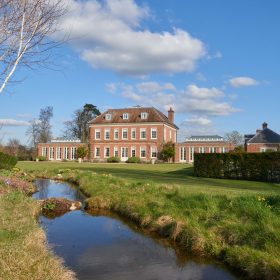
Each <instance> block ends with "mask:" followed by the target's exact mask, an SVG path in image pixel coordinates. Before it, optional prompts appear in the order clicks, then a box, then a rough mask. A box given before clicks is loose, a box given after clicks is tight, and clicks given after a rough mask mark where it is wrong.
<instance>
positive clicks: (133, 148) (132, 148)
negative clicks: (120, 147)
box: [130, 147, 136, 157]
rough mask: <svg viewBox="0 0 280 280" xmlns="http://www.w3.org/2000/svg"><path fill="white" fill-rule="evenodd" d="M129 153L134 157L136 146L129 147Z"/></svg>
mask: <svg viewBox="0 0 280 280" xmlns="http://www.w3.org/2000/svg"><path fill="white" fill-rule="evenodd" d="M133 151H134V155H133ZM130 153H131V156H132V157H136V147H131V150H130Z"/></svg>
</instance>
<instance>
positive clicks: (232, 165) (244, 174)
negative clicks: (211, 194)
mask: <svg viewBox="0 0 280 280" xmlns="http://www.w3.org/2000/svg"><path fill="white" fill-rule="evenodd" d="M194 174H195V176H198V177H208V178H225V179H242V180H253V181H264V182H276V183H279V182H280V152H269V153H245V152H241V153H226V154H216V153H213V154H195V155H194Z"/></svg>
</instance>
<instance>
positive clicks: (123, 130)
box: [122, 128, 128, 140]
mask: <svg viewBox="0 0 280 280" xmlns="http://www.w3.org/2000/svg"><path fill="white" fill-rule="evenodd" d="M124 132H126V138H124V137H123V133H124ZM122 140H128V128H123V129H122Z"/></svg>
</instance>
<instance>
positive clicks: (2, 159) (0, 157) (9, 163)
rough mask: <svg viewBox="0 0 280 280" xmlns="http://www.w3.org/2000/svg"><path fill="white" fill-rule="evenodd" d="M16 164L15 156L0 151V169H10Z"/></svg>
mask: <svg viewBox="0 0 280 280" xmlns="http://www.w3.org/2000/svg"><path fill="white" fill-rule="evenodd" d="M16 164H17V158H16V157H14V156H10V155H8V154H5V153H2V152H0V169H7V170H11V169H12V168H13V167H14V166H15V165H16Z"/></svg>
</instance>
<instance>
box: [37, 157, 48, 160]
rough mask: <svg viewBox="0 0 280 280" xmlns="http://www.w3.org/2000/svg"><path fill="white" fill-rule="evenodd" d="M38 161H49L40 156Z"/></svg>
mask: <svg viewBox="0 0 280 280" xmlns="http://www.w3.org/2000/svg"><path fill="white" fill-rule="evenodd" d="M37 159H38V160H39V161H46V160H47V158H46V157H45V156H38V157H37Z"/></svg>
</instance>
